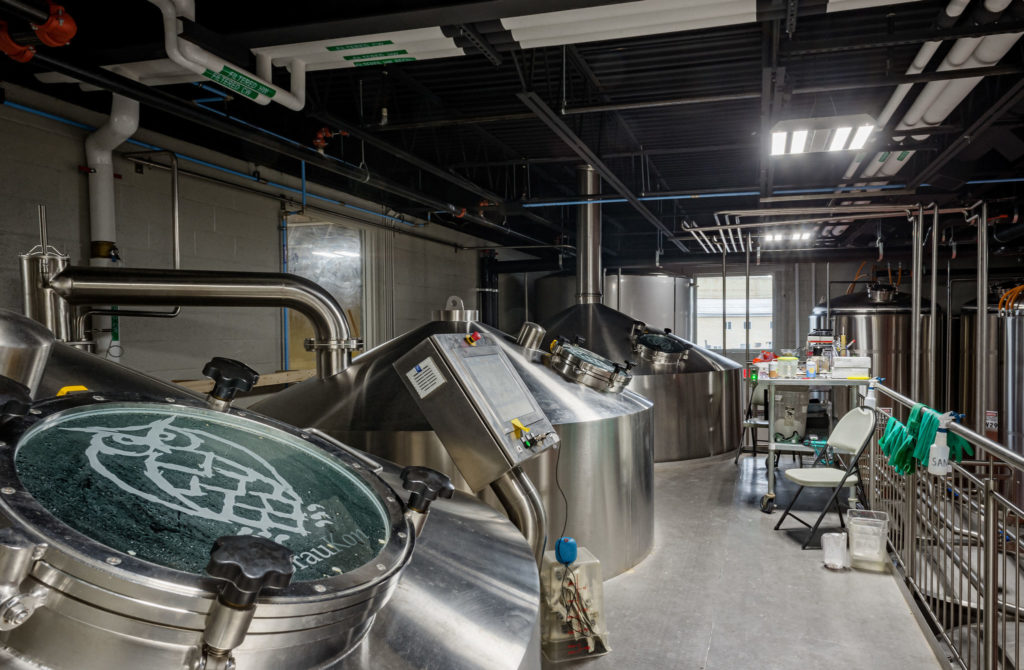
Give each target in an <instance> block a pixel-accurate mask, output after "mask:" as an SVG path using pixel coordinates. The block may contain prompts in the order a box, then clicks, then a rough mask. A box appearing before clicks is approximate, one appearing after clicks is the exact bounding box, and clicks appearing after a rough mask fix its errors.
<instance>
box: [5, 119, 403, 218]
mask: <svg viewBox="0 0 1024 670" xmlns="http://www.w3.org/2000/svg"><path fill="white" fill-rule="evenodd" d="M3 104H4V105H6V106H8V107H11V108H12V109H17V110H19V111H22V112H26V113H28V114H35V115H36V116H41V117H43V118H45V119H50V120H51V121H57V122H58V123H63V124H65V125H69V126H74V127H75V128H81V129H82V130H88V131H90V132H91V131H94V130H96V127H95V126H90V125H89V124H87V123H79V122H78V121H73V120H71V119H69V118H66V117H63V116H58V115H57V114H51V113H49V112H44V111H42V110H40V109H35V108H33V107H27V106H25V105H20V104H18V103H16V102H10V101H4V103H3ZM126 141H127V142H128V144H134V145H135V146H138V147H142V148H143V149H148V150H150V151H164V149H163V148H162V147H158V146H156V145H155V144H149V143H147V142H141V141H139V140H134V139H128V140H126ZM175 154H177V156H178V158H180V159H182V160H183V161H188V162H190V163H195V164H196V165H202V166H203V167H207V168H210V169H211V170H217V171H218V172H224V173H225V174H230V175H233V176H235V177H241V178H242V179H245V180H247V181H253V182H257V183H261V184H265V185H267V186H270V187H272V188H279V189H281V190H283V191H288V192H289V193H299V194H301V193H302V190H300V189H297V188H295V187H293V186H286V185H284V184H279V183H277V182H273V181H267V180H261V179H259V178H257V177H254V176H253V175H251V174H246V173H245V172H239V171H238V170H233V169H231V168H228V167H224V166H222V165H217V164H216V163H211V162H209V161H205V160H202V159H201V158H195V157H193V156H189V155H187V154H181V153H178V152H175ZM303 163H305V161H303ZM306 195H307V197H309V198H315V199H317V200H321V201H323V202H327V203H330V204H332V205H339V206H341V207H346V208H348V209H354V210H357V211H360V212H365V213H367V214H372V215H374V216H379V217H381V218H384V219H387V220H389V221H394V222H396V223H404V224H405V225H407V226H411V227H414V228H419V227H422V224H417V223H410V222H409V221H405V220H403V219H400V218H398V217H396V216H389V215H387V214H381V213H380V212H374V211H371V210H368V209H364V208H362V207H356V206H355V205H349V204H347V203H344V202H342V201H340V200H334V199H333V198H327V197H325V196H322V195H316V194H315V193H308V192H307V194H306Z"/></svg>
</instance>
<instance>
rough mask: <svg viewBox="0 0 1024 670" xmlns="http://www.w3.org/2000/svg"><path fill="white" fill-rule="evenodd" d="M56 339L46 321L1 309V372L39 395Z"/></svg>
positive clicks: (31, 392)
mask: <svg viewBox="0 0 1024 670" xmlns="http://www.w3.org/2000/svg"><path fill="white" fill-rule="evenodd" d="M53 341H54V340H53V333H52V332H50V330H49V329H48V328H46V326H44V325H43V324H41V323H39V322H37V321H34V320H33V319H30V318H28V317H27V316H22V315H21V314H18V313H17V312H8V311H7V310H4V309H0V375H3V376H4V377H10V378H11V379H13V380H14V381H16V382H20V383H22V384H24V385H25V386H27V387H28V390H29V393H30V395H31V397H33V398H35V397H36V391H38V390H39V383H40V382H41V381H42V379H43V372H44V371H45V370H46V362H47V361H48V360H49V359H50V350H51V349H52V348H53Z"/></svg>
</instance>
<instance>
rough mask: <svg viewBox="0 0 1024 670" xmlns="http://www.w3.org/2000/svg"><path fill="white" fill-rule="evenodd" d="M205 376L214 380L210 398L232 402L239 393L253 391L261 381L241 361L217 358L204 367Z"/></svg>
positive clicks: (257, 374) (255, 373) (256, 374)
mask: <svg viewBox="0 0 1024 670" xmlns="http://www.w3.org/2000/svg"><path fill="white" fill-rule="evenodd" d="M203 374H204V375H206V376H207V377H209V378H210V379H212V380H213V390H212V391H210V396H212V397H213V398H215V399H217V400H220V401H223V402H231V401H232V400H233V399H234V397H235V394H237V393H238V392H239V391H242V392H243V393H244V392H246V391H249V390H251V389H252V387H253V385H255V384H256V382H258V381H259V380H260V374H259V373H258V372H256V371H255V370H253V369H252V368H250V367H249V366H248V365H246V364H245V363H243V362H241V361H236V360H234V359H232V358H223V357H221V356H217V357H215V358H212V359H210V362H208V363H207V364H206V365H204V366H203Z"/></svg>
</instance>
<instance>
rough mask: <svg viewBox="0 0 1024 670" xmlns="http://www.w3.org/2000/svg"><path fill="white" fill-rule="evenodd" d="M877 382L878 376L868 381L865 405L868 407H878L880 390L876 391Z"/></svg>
mask: <svg viewBox="0 0 1024 670" xmlns="http://www.w3.org/2000/svg"><path fill="white" fill-rule="evenodd" d="M877 383H878V378H877V377H875V378H874V379H872V380H871V381H870V382H869V383H868V394H867V395H866V396H864V406H865V407H867V408H868V409H876V408H877V407H878V392H877V391H875V384H877Z"/></svg>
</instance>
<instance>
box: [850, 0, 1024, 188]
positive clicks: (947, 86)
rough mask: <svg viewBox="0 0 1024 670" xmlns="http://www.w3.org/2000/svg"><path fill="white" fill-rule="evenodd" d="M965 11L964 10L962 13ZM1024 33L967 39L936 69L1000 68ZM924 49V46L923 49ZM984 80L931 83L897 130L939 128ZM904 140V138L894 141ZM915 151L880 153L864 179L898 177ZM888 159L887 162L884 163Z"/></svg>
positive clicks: (997, 6) (999, 8) (996, 4)
mask: <svg viewBox="0 0 1024 670" xmlns="http://www.w3.org/2000/svg"><path fill="white" fill-rule="evenodd" d="M1012 1H1013V0H986V1H985V3H984V7H985V9H986V10H987V11H988V12H990V13H992V14H999V13H1001V12H1003V11H1005V10H1006V8H1007V7H1009V6H1010V4H1011V2H1012ZM961 11H962V10H961ZM1022 34H1024V33H1007V34H1003V35H987V36H985V37H963V38H960V39H959V40H957V41H956V42H955V43H954V44H953V46H952V48H951V49H950V50H949V53H948V54H946V57H945V58H944V59H943V60H942V62H941V63H940V64H939V66H938V67H937V68H936V71H937V72H948V71H950V70H963V69H968V68H980V67H991V66H994V65H997V64H998V63H999V61H1000V60H1002V58H1003V56H1005V55H1006V54H1007V52H1009V50H1010V49H1012V48H1013V45H1014V44H1016V43H1017V40H1019V39H1020V37H1021V35H1022ZM922 49H923V47H922ZM982 79H983V77H967V78H962V79H947V80H943V81H932V82H928V83H927V84H926V85H925V86H924V88H923V89H922V90H921V93H919V94H918V96H917V99H916V100H914V104H912V105H911V106H910V109H908V110H907V113H906V114H905V115H904V116H903V119H902V120H901V121H900V123H899V125H897V126H896V130H913V129H915V128H930V127H934V126H938V125H939V124H941V123H942V122H943V121H945V120H946V118H948V117H949V115H950V114H952V113H953V110H954V109H956V107H957V106H958V105H959V104H960V103H961V102H963V100H964V98H966V97H967V96H968V94H970V92H971V91H972V90H974V87H975V86H977V85H978V83H979V82H980V81H981V80H982ZM911 135H912V137H913V138H914V139H915V140H918V141H921V140H924V139H927V137H928V136H927V135H913V134H911ZM894 139H896V141H901V140H902V139H903V138H902V137H896V138H894ZM914 153H915V151H914V150H913V149H907V150H904V151H893V152H891V153H890V154H889V155H888V156H884V154H878V155H876V157H875V160H874V161H873V162H872V163H871V164H870V165H868V167H867V168H866V169H865V170H864V172H863V176H866V177H870V176H875V175H878V176H880V177H894V176H895V175H896V174H898V173H899V171H900V170H902V169H903V166H904V165H906V164H907V162H908V161H909V160H910V159H911V157H913V155H914ZM883 157H885V160H881V159H882V158H883Z"/></svg>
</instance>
